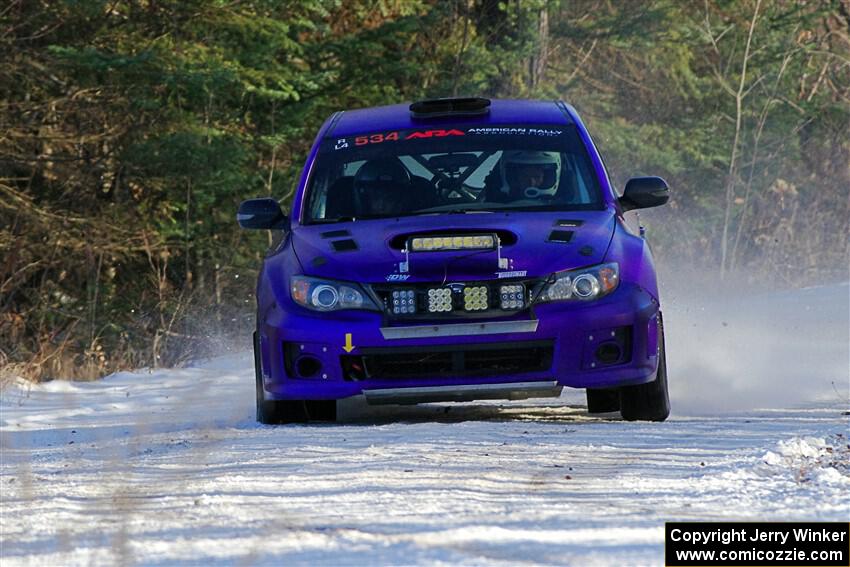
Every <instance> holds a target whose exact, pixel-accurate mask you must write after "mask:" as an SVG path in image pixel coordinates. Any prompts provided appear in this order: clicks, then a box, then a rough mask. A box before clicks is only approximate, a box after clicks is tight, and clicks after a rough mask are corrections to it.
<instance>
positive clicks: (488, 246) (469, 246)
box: [407, 234, 496, 252]
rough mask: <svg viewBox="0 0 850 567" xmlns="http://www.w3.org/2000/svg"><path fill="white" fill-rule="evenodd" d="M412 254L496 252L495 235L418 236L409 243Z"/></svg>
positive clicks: (408, 247)
mask: <svg viewBox="0 0 850 567" xmlns="http://www.w3.org/2000/svg"><path fill="white" fill-rule="evenodd" d="M407 244H408V246H407V249H408V250H410V251H411V252H434V251H442V250H495V249H496V235H495V234H465V235H458V236H416V237H414V238H411V239H410V240H409V241H408V243H407Z"/></svg>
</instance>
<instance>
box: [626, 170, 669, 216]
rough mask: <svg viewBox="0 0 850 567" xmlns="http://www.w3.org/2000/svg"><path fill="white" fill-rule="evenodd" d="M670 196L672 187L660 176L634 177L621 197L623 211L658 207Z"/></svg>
mask: <svg viewBox="0 0 850 567" xmlns="http://www.w3.org/2000/svg"><path fill="white" fill-rule="evenodd" d="M669 198H670V187H668V186H667V182H666V181H664V180H663V179H661V178H660V177H632V178H631V179H629V181H628V183H626V190H625V191H624V192H623V196H622V197H620V205H621V206H622V207H623V212H626V211H631V210H633V209H648V208H649V207H658V206H661V205H663V204H664V203H666V202H667V200H668V199H669Z"/></svg>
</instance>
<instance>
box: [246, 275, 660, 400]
mask: <svg viewBox="0 0 850 567" xmlns="http://www.w3.org/2000/svg"><path fill="white" fill-rule="evenodd" d="M658 312H659V305H658V301H657V300H656V299H655V298H654V297H652V296H651V295H650V294H649V293H648V292H647V291H645V290H644V289H642V288H640V287H638V286H636V285H633V284H627V283H623V284H621V285H620V286H619V288H618V289H617V290H616V291H615V292H614V293H612V294H610V295H609V296H607V297H604V298H602V299H600V300H597V301H593V302H587V303H581V302H553V303H545V304H540V305H537V306H535V307H534V317H533V318H531V317H529V316H528V315H525V316H523V317H519V316H518V317H516V318H512V319H508V320H492V321H469V320H461V321H457V322H452V323H449V322H441V323H439V324H433V325H426V324H423V323H421V322H418V323H412V322H409V323H406V324H405V325H391V324H388V323H387V322H386V321H382V316H381V314H379V313H375V312H368V311H340V312H334V313H321V314H320V313H312V312H308V311H306V310H304V309H301V308H299V307H295V308H292V309H282V308H280V307H279V306H277V305H275V306H274V307H272V309H270V310H269V311H268V312H266V313H264V314H262V315H261V320H260V321H259V325H258V338H259V341H258V342H259V347H260V357H259V358H260V360H261V373H262V377H263V385H264V389H265V397H266V399H270V400H272V399H277V400H285V399H341V398H347V397H350V396H355V395H360V394H364V393H365V394H367V399H368V397H369V396H370V395H371V396H372V397H373V398H375V397H376V395H378V392H387V391H389V392H396V393H398V396H397V397H398V399H399V400H401V401H404V399H405V397H404V396H403V395H401V393H402V391H403V389H405V388H415V389H418V390H422V391H429V390H428V389H429V388H437V389H440V388H442V389H443V391H446V392H449V391H452V390H453V389H454V390H459V389H460V390H463V391H465V392H467V391H468V392H472V393H471V394H469V395H470V396H471V397H469V398H464V399H472V398H474V397H475V396H474V392H475V390H476V386H480V385H499V384H502V385H508V384H511V383H520V384H524V385H525V386H524V389H525V390H528V391H535V390H540V391H544V390H546V389H547V387H549V389H551V388H552V387H553V386H552V384H553V383H554V384H556V386H557V388H559V387H560V386H567V387H573V388H610V387H618V386H624V385H633V384H641V383H644V382H649V381H652V380H653V379H654V377H655V371H656V368H657V364H658V356H657V354H658ZM605 345H608V346H607V347H605V348H608V349H609V351H608V354H610V353H611V350H612V349H613V347H612V346H611V345H617V348H619V349H620V353H619V356H618V357H613V358H612V357H611V356H608V357H602V358H603V359H604V360H601V359H600V358H599V353H600V352H601V351H600V348H602V347H604V346H605ZM529 384H530V386H529ZM535 385H536V386H539V388H535ZM547 385H548V386H547ZM459 386H473V387H472V388H471V389H470V388H458V387H459ZM502 389H504V390H505V391H506V392H507V390H508V389H509V388H502ZM480 390H481V391H482V392H483V391H484V389H480ZM435 391H436V390H435ZM488 391H496V392H497V391H500V388H498V387H496V388H491V389H489V390H488ZM503 397H506V398H508V397H511V396H510V395H505V396H503ZM435 399H439V396H437V397H436V398H435ZM448 399H454V398H448ZM383 400H384V401H385V402H386V401H387V399H386V398H383Z"/></svg>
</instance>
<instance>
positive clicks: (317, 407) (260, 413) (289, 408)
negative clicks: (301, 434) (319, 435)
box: [254, 333, 336, 425]
mask: <svg viewBox="0 0 850 567" xmlns="http://www.w3.org/2000/svg"><path fill="white" fill-rule="evenodd" d="M254 375H255V380H256V394H257V421H258V422H260V423H264V424H266V425H273V424H278V423H307V422H308V421H336V400H281V401H276V400H266V399H265V396H264V395H263V376H262V368H261V363H260V348H259V344H257V333H254Z"/></svg>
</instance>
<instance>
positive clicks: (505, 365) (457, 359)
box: [340, 341, 553, 381]
mask: <svg viewBox="0 0 850 567" xmlns="http://www.w3.org/2000/svg"><path fill="white" fill-rule="evenodd" d="M552 351H553V343H552V341H528V342H519V343H511V344H486V345H463V346H458V345H445V346H439V347H430V348H399V347H394V348H378V349H363V351H362V353H361V354H358V355H342V356H341V357H340V360H341V363H342V372H343V376H344V377H345V379H346V380H355V381H358V380H384V379H402V378H426V377H427V378H440V377H443V378H447V377H457V378H463V377H469V376H501V375H506V374H522V373H525V372H541V371H545V370H549V369H550V368H551V367H552Z"/></svg>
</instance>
